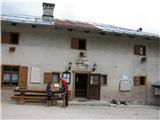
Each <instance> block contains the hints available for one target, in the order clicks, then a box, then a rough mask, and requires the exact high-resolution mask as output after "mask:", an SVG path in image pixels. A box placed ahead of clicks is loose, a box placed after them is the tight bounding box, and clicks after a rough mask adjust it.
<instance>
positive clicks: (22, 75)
mask: <svg viewBox="0 0 160 120" xmlns="http://www.w3.org/2000/svg"><path fill="white" fill-rule="evenodd" d="M27 80H28V67H27V66H20V71H19V87H20V89H27Z"/></svg>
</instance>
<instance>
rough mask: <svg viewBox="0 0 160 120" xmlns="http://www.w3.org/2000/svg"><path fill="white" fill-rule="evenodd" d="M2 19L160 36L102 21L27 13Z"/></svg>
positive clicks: (2, 16) (134, 34)
mask: <svg viewBox="0 0 160 120" xmlns="http://www.w3.org/2000/svg"><path fill="white" fill-rule="evenodd" d="M1 20H2V21H8V22H16V23H24V24H36V25H49V26H52V25H53V26H59V27H63V28H70V29H82V30H97V31H99V32H109V33H115V34H127V35H131V36H143V37H156V38H160V36H159V35H156V34H152V33H148V32H139V31H137V30H132V29H126V28H122V27H117V26H113V25H108V24H100V23H88V22H80V21H73V20H61V19H54V20H53V21H52V22H45V21H43V20H42V17H37V16H27V15H1Z"/></svg>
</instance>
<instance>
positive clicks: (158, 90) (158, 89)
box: [154, 87, 160, 96]
mask: <svg viewBox="0 0 160 120" xmlns="http://www.w3.org/2000/svg"><path fill="white" fill-rule="evenodd" d="M154 95H158V96H160V87H154Z"/></svg>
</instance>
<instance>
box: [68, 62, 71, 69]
mask: <svg viewBox="0 0 160 120" xmlns="http://www.w3.org/2000/svg"><path fill="white" fill-rule="evenodd" d="M71 68H72V63H71V62H69V63H68V70H71Z"/></svg>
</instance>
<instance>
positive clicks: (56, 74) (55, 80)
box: [52, 72, 60, 83]
mask: <svg viewBox="0 0 160 120" xmlns="http://www.w3.org/2000/svg"><path fill="white" fill-rule="evenodd" d="M59 76H60V73H55V72H53V73H52V80H53V81H54V83H59Z"/></svg>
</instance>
